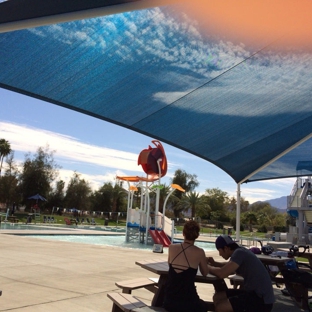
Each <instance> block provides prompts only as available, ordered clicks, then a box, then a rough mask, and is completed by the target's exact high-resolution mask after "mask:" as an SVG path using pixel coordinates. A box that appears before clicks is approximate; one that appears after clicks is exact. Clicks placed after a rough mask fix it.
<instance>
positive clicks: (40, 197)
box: [28, 194, 47, 201]
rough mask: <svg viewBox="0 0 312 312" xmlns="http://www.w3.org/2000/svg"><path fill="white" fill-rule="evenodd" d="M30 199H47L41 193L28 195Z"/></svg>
mask: <svg viewBox="0 0 312 312" xmlns="http://www.w3.org/2000/svg"><path fill="white" fill-rule="evenodd" d="M28 199H35V200H37V201H38V200H42V201H47V200H46V199H45V198H44V197H43V196H41V195H39V194H36V195H33V196H30V197H28Z"/></svg>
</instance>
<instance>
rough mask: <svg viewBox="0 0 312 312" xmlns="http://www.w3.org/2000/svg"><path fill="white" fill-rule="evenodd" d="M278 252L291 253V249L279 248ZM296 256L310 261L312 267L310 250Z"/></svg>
mask: <svg viewBox="0 0 312 312" xmlns="http://www.w3.org/2000/svg"><path fill="white" fill-rule="evenodd" d="M278 250H280V251H287V252H289V248H278ZM294 256H295V257H301V258H306V259H308V261H309V266H310V267H312V252H310V250H306V251H305V252H297V253H295V255H294Z"/></svg>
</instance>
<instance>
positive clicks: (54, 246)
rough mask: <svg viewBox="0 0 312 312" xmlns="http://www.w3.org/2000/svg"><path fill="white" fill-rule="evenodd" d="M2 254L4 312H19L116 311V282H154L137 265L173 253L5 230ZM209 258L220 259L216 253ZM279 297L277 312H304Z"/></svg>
mask: <svg viewBox="0 0 312 312" xmlns="http://www.w3.org/2000/svg"><path fill="white" fill-rule="evenodd" d="M41 234H43V233H41ZM53 234H56V233H55V231H53ZM0 250H1V252H0V289H1V290H2V291H3V294H2V297H0V303H1V304H0V311H16V312H28V311H29V312H39V311H40V312H50V311H51V312H52V311H55V312H56V311H57V312H59V311H67V312H71V311H75V312H76V311H79V312H87V311H99V312H100V311H101V312H103V311H104V312H108V311H111V308H112V302H111V300H110V299H108V298H107V293H108V292H111V291H120V290H119V289H118V288H117V287H116V286H115V282H116V281H119V280H124V279H131V278H136V277H138V276H146V277H153V274H150V273H149V272H147V271H145V270H143V269H142V268H140V267H138V266H137V265H135V261H136V260H138V259H154V258H161V259H163V260H164V261H165V260H166V259H167V254H154V253H153V252H152V251H144V250H139V251H138V250H131V249H122V248H118V247H107V246H98V245H87V244H80V243H66V242H59V241H47V240H41V239H38V238H32V237H26V236H14V235H8V234H4V233H3V232H2V230H0ZM209 254H210V255H212V256H214V257H216V258H217V257H218V255H217V252H215V251H214V252H211V253H209ZM154 277H156V276H154ZM197 288H198V292H199V295H200V297H201V298H203V299H204V300H211V298H212V295H213V287H212V286H211V285H209V284H198V287H197ZM275 293H276V295H277V296H276V297H277V302H276V304H275V306H274V310H273V311H274V312H295V311H301V310H300V309H299V308H298V307H297V306H295V305H294V302H293V301H292V300H291V299H290V298H288V297H284V296H282V295H281V292H280V290H279V289H275ZM133 294H134V295H136V296H138V297H139V298H140V299H141V300H143V301H144V302H146V303H150V301H151V298H152V293H150V292H149V291H147V290H145V289H142V290H136V291H134V292H133Z"/></svg>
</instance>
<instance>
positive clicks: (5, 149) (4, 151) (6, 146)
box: [0, 139, 12, 176]
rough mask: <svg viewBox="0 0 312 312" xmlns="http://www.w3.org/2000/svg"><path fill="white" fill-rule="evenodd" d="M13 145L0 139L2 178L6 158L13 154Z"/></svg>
mask: <svg viewBox="0 0 312 312" xmlns="http://www.w3.org/2000/svg"><path fill="white" fill-rule="evenodd" d="M11 151H12V150H11V145H10V143H9V141H7V140H5V139H0V176H1V169H2V164H3V159H4V157H6V156H8V155H9V154H10V153H11Z"/></svg>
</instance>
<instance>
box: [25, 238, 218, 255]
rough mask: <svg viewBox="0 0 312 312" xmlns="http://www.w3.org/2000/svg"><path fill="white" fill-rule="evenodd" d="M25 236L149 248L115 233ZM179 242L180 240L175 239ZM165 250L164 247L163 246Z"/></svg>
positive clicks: (208, 248) (208, 247)
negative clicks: (128, 240)
mask: <svg viewBox="0 0 312 312" xmlns="http://www.w3.org/2000/svg"><path fill="white" fill-rule="evenodd" d="M27 237H34V238H38V239H46V240H54V241H63V242H71V243H83V244H91V245H103V246H114V247H120V248H131V249H145V250H151V249H152V246H151V245H144V244H140V243H138V242H126V241H125V237H124V236H123V235H122V236H116V235H105V236H104V235H27ZM175 241H176V242H179V241H180V240H175ZM195 245H196V246H198V247H200V248H203V249H204V250H205V251H211V250H215V246H214V244H213V243H208V242H196V243H195ZM164 250H166V248H164Z"/></svg>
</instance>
